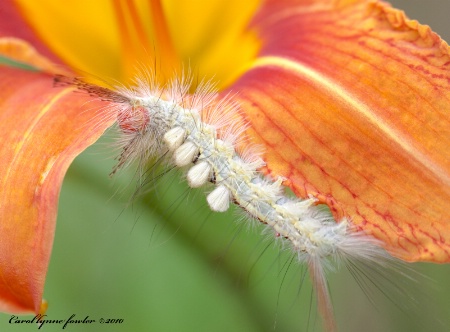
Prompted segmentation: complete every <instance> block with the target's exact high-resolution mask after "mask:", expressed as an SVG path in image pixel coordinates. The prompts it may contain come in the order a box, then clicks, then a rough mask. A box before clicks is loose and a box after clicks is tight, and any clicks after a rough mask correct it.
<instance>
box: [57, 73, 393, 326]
mask: <svg viewBox="0 0 450 332" xmlns="http://www.w3.org/2000/svg"><path fill="white" fill-rule="evenodd" d="M55 81H56V83H57V85H74V86H76V87H77V88H78V89H80V90H83V91H85V92H88V93H89V94H91V95H92V96H94V97H97V98H100V99H102V100H104V101H105V102H106V103H108V104H107V106H105V107H108V108H109V109H110V110H111V116H114V117H116V118H117V123H118V127H119V132H120V137H119V139H118V145H119V146H120V147H121V151H122V152H121V154H120V156H119V158H118V164H117V166H116V168H115V169H114V170H113V172H115V171H116V170H117V169H119V168H121V167H124V166H126V165H129V164H131V163H133V162H136V161H137V162H138V163H139V164H140V168H143V167H145V163H146V162H147V160H148V159H149V157H150V156H157V157H160V158H165V159H166V161H167V162H168V163H171V164H174V165H175V166H177V167H180V168H185V169H187V173H186V178H187V182H188V184H189V185H190V187H192V188H197V187H201V186H203V185H207V184H210V185H211V187H212V190H211V191H210V193H209V194H208V195H207V198H206V200H207V202H208V204H209V206H210V208H211V210H212V211H216V212H223V211H226V210H227V209H228V208H229V206H230V203H235V204H236V205H238V206H240V207H241V208H242V209H243V211H244V213H245V215H246V216H247V217H248V219H250V220H256V221H259V222H260V223H262V224H265V225H267V227H268V228H269V229H270V230H271V232H272V233H273V234H274V237H275V238H278V239H281V241H282V242H283V243H284V244H286V245H287V246H290V247H291V249H292V250H293V251H294V252H295V253H296V256H297V257H298V260H299V261H300V262H301V263H305V264H306V265H307V266H308V267H309V274H310V276H311V279H312V283H313V286H314V289H315V292H316V297H317V301H318V304H319V310H320V312H321V314H322V316H323V317H324V319H325V322H326V327H327V330H329V331H333V330H335V329H336V325H335V322H334V318H333V309H332V304H331V299H330V296H329V291H328V285H327V280H326V273H327V271H328V270H330V269H332V268H333V266H334V265H335V264H336V263H337V264H339V263H340V262H344V263H345V264H346V265H347V266H349V268H350V269H351V268H352V267H353V266H354V265H353V264H354V262H357V263H359V264H362V265H363V266H369V265H371V264H375V265H378V266H380V267H381V268H394V269H397V266H396V264H397V261H396V260H395V259H394V258H392V257H391V256H390V255H389V254H387V253H386V252H385V251H384V249H382V247H381V245H380V243H379V242H378V241H377V240H375V239H373V238H371V237H369V236H367V235H365V234H364V233H361V232H359V231H357V230H356V229H355V228H354V227H353V226H352V225H351V222H350V220H347V219H344V220H341V221H340V222H339V223H336V222H335V221H334V220H333V218H332V217H331V215H330V214H329V213H328V212H324V211H323V209H321V208H320V207H318V206H317V205H316V204H315V203H316V200H315V198H314V197H309V198H305V199H298V198H292V197H291V196H289V195H286V194H285V193H284V187H283V185H282V181H283V179H282V178H278V179H275V180H273V179H269V178H266V177H264V176H263V175H262V174H260V172H258V169H259V168H260V167H262V166H263V165H264V162H263V160H262V159H261V158H260V152H259V151H261V148H260V147H258V146H253V145H251V143H249V142H245V143H246V144H242V139H243V138H242V137H243V135H244V132H245V129H246V123H245V120H243V118H242V117H241V116H239V105H237V104H236V103H234V102H233V100H232V97H230V96H227V97H225V98H222V99H220V98H219V97H218V96H217V94H216V93H215V92H214V90H213V88H212V86H211V84H210V83H201V84H199V86H198V88H197V90H196V92H194V93H193V94H192V95H189V94H188V89H189V87H190V84H191V79H190V78H189V75H187V76H182V78H181V79H175V80H173V81H171V82H170V83H169V84H168V85H167V86H164V87H161V86H158V84H156V80H155V78H154V77H153V76H152V75H151V74H148V75H144V76H142V77H139V78H138V79H136V86H135V87H133V88H124V87H118V88H117V89H115V90H110V89H106V88H102V87H98V86H95V85H91V84H88V83H85V82H83V81H82V80H80V79H77V78H67V77H63V76H57V77H56V79H55ZM242 145H245V148H238V146H242ZM369 269H372V268H371V267H369Z"/></svg>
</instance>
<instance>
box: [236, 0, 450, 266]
mask: <svg viewBox="0 0 450 332" xmlns="http://www.w3.org/2000/svg"><path fill="white" fill-rule="evenodd" d="M294 3H295V5H293V4H294ZM254 24H255V27H256V28H257V29H258V30H259V33H260V35H261V36H263V38H264V44H263V48H262V51H261V57H260V58H259V59H258V60H256V61H255V63H254V64H253V67H252V68H251V69H250V70H249V71H248V72H247V73H246V74H245V75H243V77H241V78H240V80H239V81H238V82H237V83H236V84H235V85H233V90H238V91H240V94H239V98H240V100H241V101H242V103H243V109H244V111H245V115H246V116H247V118H248V119H249V121H250V123H251V129H250V133H251V134H252V135H253V136H254V138H255V140H256V141H257V142H258V143H261V144H263V145H264V146H266V147H267V151H266V153H265V160H266V161H267V172H268V173H269V174H271V175H274V176H277V175H282V176H284V177H286V178H287V179H288V180H287V184H288V185H289V186H290V187H291V188H292V189H293V191H294V192H295V193H296V194H297V195H299V196H303V197H304V196H305V195H308V194H312V195H314V196H316V197H318V198H319V199H320V201H321V202H323V203H326V204H328V205H329V206H330V208H331V210H332V212H333V214H334V215H335V217H336V218H337V219H338V220H339V219H340V218H342V217H343V216H348V217H350V218H351V220H352V221H353V223H354V224H355V225H357V226H358V227H359V228H361V229H364V230H365V231H367V232H368V233H371V234H373V235H374V236H376V237H377V238H379V239H380V240H382V241H384V242H385V244H386V247H387V249H388V250H389V251H391V252H392V253H393V254H394V255H396V256H399V257H401V258H402V259H404V260H408V261H418V260H426V261H434V262H448V261H450V227H449V222H450V208H449V204H448V202H449V200H450V158H449V155H448V146H450V117H449V112H450V55H449V47H448V45H447V44H446V43H445V42H443V41H442V40H441V39H440V38H439V37H438V36H437V35H436V34H434V33H433V32H432V31H430V29H429V28H428V27H426V26H422V25H420V24H418V23H417V22H416V21H410V20H408V19H407V18H405V16H404V14H403V12H400V11H397V10H394V9H392V8H391V7H389V6H388V5H386V4H383V3H374V2H372V1H327V0H319V1H314V5H312V2H311V1H306V0H305V1H295V2H293V1H269V2H268V4H267V6H266V7H265V8H264V9H263V10H262V11H261V13H260V14H259V16H258V17H257V18H256V20H255V23H254Z"/></svg>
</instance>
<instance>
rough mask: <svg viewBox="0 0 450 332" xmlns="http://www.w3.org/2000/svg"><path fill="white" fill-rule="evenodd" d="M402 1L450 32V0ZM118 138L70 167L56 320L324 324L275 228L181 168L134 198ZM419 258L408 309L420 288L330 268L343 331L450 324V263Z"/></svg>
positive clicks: (133, 327)
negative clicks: (249, 218)
mask: <svg viewBox="0 0 450 332" xmlns="http://www.w3.org/2000/svg"><path fill="white" fill-rule="evenodd" d="M392 3H393V4H394V5H395V6H396V7H398V8H403V9H404V10H405V11H406V12H407V14H408V15H409V16H410V17H412V18H416V19H419V21H420V22H422V23H425V24H428V25H430V26H431V27H432V28H433V29H434V30H435V31H437V32H438V33H439V34H441V36H442V37H443V38H444V39H446V40H450V23H448V14H449V13H450V1H448V0H428V1H425V0H416V1H414V0H409V1H408V0H403V1H400V0H396V1H392ZM108 142H109V139H108V138H107V137H106V138H104V139H102V140H101V141H100V142H99V143H97V144H96V145H95V146H93V147H92V148H90V149H88V150H87V151H85V152H84V153H83V154H82V155H81V156H79V157H78V158H77V159H76V160H75V162H74V163H73V165H72V166H71V168H70V169H69V172H68V174H67V176H66V178H65V181H64V185H63V189H62V193H61V198H60V205H59V215H58V222H57V230H56V237H55V243H54V249H53V254H52V259H51V263H50V268H49V271H48V276H47V282H46V288H45V298H46V299H47V300H48V301H49V309H48V312H47V315H48V319H67V318H69V317H70V316H71V315H72V314H75V315H76V317H75V319H83V318H85V317H86V316H89V318H90V319H95V320H97V321H98V320H99V319H100V318H104V319H108V318H112V319H123V323H121V324H103V325H101V324H99V323H95V324H89V325H88V324H77V325H74V324H71V325H69V326H68V327H66V330H67V331H73V332H74V331H217V332H218V331H224V332H225V331H227V332H229V331H236V332H239V331H245V332H247V331H249V332H250V331H321V325H320V321H319V319H318V317H317V313H316V310H315V303H314V301H313V300H311V287H310V284H309V280H308V277H307V275H306V278H305V279H304V280H303V276H304V275H305V274H304V273H305V271H304V269H303V268H302V267H301V266H299V264H297V262H296V261H295V260H292V255H291V254H290V253H289V252H284V251H281V253H280V250H279V247H278V246H277V245H273V244H271V241H267V239H268V238H270V237H271V235H270V234H267V235H263V236H261V229H260V228H256V227H248V226H246V225H245V224H244V223H240V222H236V221H239V219H240V218H241V215H240V214H239V213H238V212H237V211H236V210H235V211H231V212H230V213H227V214H213V213H211V212H210V211H209V209H208V208H207V207H206V205H205V197H204V194H203V191H204V190H188V189H187V188H186V185H185V184H184V183H183V180H182V178H181V177H180V174H177V172H175V171H171V172H169V174H168V175H166V176H165V177H164V178H163V179H162V180H160V181H158V182H157V187H156V188H155V190H152V191H151V192H149V193H148V194H146V195H144V196H141V197H138V198H136V199H135V200H130V197H131V193H132V192H133V191H134V190H135V188H136V184H135V183H136V181H135V179H134V175H133V173H132V172H131V171H129V172H124V173H123V174H121V175H120V176H118V177H115V178H114V179H112V180H111V179H110V178H109V176H108V173H109V172H110V170H111V168H112V166H113V164H114V161H113V160H112V158H111V154H112V153H111V151H110V149H108V147H107V146H108ZM414 269H416V270H418V271H420V272H422V273H423V274H425V275H427V276H429V277H430V278H431V279H432V280H433V281H428V280H426V279H424V278H420V277H419V278H418V279H420V280H422V281H420V282H419V283H417V284H413V285H407V286H406V287H407V289H408V291H409V292H410V293H411V294H413V295H414V296H415V298H416V299H418V301H419V305H418V308H417V309H414V308H413V309H412V311H411V312H410V313H409V314H408V313H405V312H403V311H402V310H399V309H398V307H401V308H407V307H408V304H407V303H409V302H410V301H409V299H408V296H409V293H408V295H405V296H404V297H398V296H397V295H393V297H394V301H390V300H389V299H387V298H386V297H385V296H383V295H382V294H381V293H380V292H378V291H376V289H375V288H374V287H371V290H373V291H374V293H375V294H374V295H373V296H372V295H371V296H370V297H371V298H374V299H375V300H374V301H375V305H373V304H371V303H370V301H369V300H368V299H367V297H366V295H365V293H364V292H362V291H361V289H360V288H359V287H358V285H357V283H356V282H355V280H354V279H353V278H352V277H351V275H349V274H348V273H347V272H345V271H342V272H339V273H336V274H331V275H330V286H331V288H332V296H333V302H334V305H335V311H336V316H337V320H338V324H339V326H340V330H341V331H367V332H368V331H374V332H375V331H376V332H388V331H392V332H396V331H399V332H401V331H450V319H449V318H448V317H449V316H450V285H449V282H448V281H449V280H450V266H449V265H433V264H414ZM343 270H345V269H343ZM302 280H303V283H302ZM405 280H406V279H403V280H401V278H400V280H396V281H393V282H394V283H397V284H404V281H405ZM423 280H425V281H423ZM381 283H383V282H382V281H381ZM384 283H386V281H385V282H384ZM300 286H301V287H300ZM389 295H392V294H389ZM392 302H394V303H392ZM404 311H408V310H407V309H405V310H404ZM30 317H32V316H30ZM9 318H10V315H6V314H1V315H0V331H17V332H19V331H34V330H37V326H36V325H34V324H20V325H18V324H15V325H11V324H9V323H8V321H9ZM439 320H441V321H439ZM61 329H62V326H61V325H47V326H44V327H43V328H42V329H41V330H43V331H60V330H61Z"/></svg>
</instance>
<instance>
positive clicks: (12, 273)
mask: <svg viewBox="0 0 450 332" xmlns="http://www.w3.org/2000/svg"><path fill="white" fill-rule="evenodd" d="M90 99H92V98H89V97H86V96H83V95H81V94H74V93H73V90H72V89H68V88H65V89H61V88H54V87H53V78H52V76H50V75H48V74H43V73H38V72H31V71H24V70H20V69H15V68H9V67H6V66H0V130H1V132H2V133H3V134H2V144H1V146H0V186H1V188H2V190H1V191H0V204H1V206H0V220H1V221H2V222H1V223H0V233H1V234H2V241H0V310H1V311H8V312H33V311H34V312H36V313H38V312H39V311H40V309H41V304H42V303H41V299H42V294H43V289H44V281H45V275H46V273H47V267H48V263H49V259H50V253H51V248H52V244H53V236H54V232H55V221H56V213H57V204H58V196H59V191H60V188H61V184H62V180H63V177H64V174H65V172H66V170H67V168H68V167H69V165H70V163H71V162H72V160H73V159H74V158H75V156H77V155H78V154H79V153H80V152H81V151H83V150H84V149H85V148H86V147H87V146H89V145H90V144H92V143H93V142H94V141H95V140H96V139H97V138H98V137H99V136H100V135H101V134H102V133H103V131H104V130H105V129H106V128H107V127H108V126H109V125H111V122H112V119H109V118H108V117H107V115H103V114H102V113H101V112H102V110H101V108H99V107H95V104H94V103H92V102H91V103H89V107H84V108H83V105H84V104H85V103H86V102H87V101H88V100H90ZM80 109H83V111H81V112H80ZM99 118H102V119H103V121H99V120H98V119H99Z"/></svg>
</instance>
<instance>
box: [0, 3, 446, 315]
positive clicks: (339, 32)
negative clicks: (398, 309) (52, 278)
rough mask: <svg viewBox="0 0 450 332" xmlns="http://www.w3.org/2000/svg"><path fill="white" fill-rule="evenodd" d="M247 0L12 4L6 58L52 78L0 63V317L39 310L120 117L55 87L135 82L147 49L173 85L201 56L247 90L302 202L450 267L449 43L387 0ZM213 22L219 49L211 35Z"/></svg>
mask: <svg viewBox="0 0 450 332" xmlns="http://www.w3.org/2000/svg"><path fill="white" fill-rule="evenodd" d="M237 3H240V2H239V1H236V4H229V5H227V8H228V11H225V12H223V11H219V10H218V8H219V7H217V6H218V5H217V4H216V5H213V4H210V5H209V6H210V7H208V6H205V4H204V3H203V2H199V4H197V7H195V6H194V5H193V4H192V3H188V4H184V5H180V4H178V2H177V3H176V4H175V2H173V3H172V2H170V1H167V2H163V3H162V4H161V3H160V2H159V1H150V2H148V3H147V2H145V1H142V2H136V4H135V3H134V2H126V5H125V4H124V2H120V1H113V2H111V5H110V6H107V7H105V6H104V4H100V3H99V2H97V3H95V4H91V3H89V5H88V6H89V12H86V11H85V10H84V9H85V7H84V5H83V4H82V3H80V2H78V3H77V4H76V5H75V4H73V6H80V8H76V7H74V8H71V11H70V13H68V12H67V9H62V8H60V7H59V6H57V5H55V4H52V2H51V1H42V3H40V5H39V7H38V8H36V6H34V5H32V3H31V2H27V1H17V2H11V1H6V2H5V4H4V10H3V11H2V12H1V13H0V22H1V23H0V34H1V36H4V37H5V38H2V39H0V54H3V56H5V57H6V58H11V59H14V60H16V61H19V62H23V63H27V64H30V65H31V66H34V67H36V68H38V69H41V70H42V71H43V72H39V73H36V72H29V71H23V70H19V69H12V68H8V67H1V68H0V77H1V81H0V84H1V86H2V91H1V92H0V94H1V95H2V101H1V103H0V116H1V117H2V121H1V122H0V125H1V126H2V130H3V132H4V133H5V134H4V142H3V143H4V144H3V145H2V148H1V150H0V165H1V168H0V169H1V171H2V175H1V176H2V178H1V181H2V193H1V196H0V204H1V207H0V213H1V220H2V222H1V224H0V228H1V230H2V234H4V237H5V240H3V241H2V242H1V243H0V274H1V278H0V310H2V311H8V312H30V311H34V312H39V311H40V310H42V308H41V300H42V295H43V287H44V281H45V275H46V271H47V268H48V262H49V259H50V253H51V247H52V242H53V236H54V229H55V220H56V212H57V202H58V196H59V190H60V186H61V183H62V179H63V177H64V174H65V172H66V170H67V168H68V166H69V164H70V163H71V161H72V160H73V158H75V156H76V155H78V154H79V153H80V152H81V151H82V150H84V149H85V148H86V147H87V146H89V145H90V144H92V143H93V142H94V141H96V140H97V139H98V137H99V136H100V135H101V134H102V133H103V132H104V131H105V130H106V128H108V127H109V126H110V125H111V124H112V122H113V121H114V119H112V118H111V116H108V114H106V113H105V114H103V113H102V112H106V111H105V110H104V109H102V108H101V107H95V105H94V104H91V106H92V107H89V108H88V111H85V112H80V109H84V108H83V105H85V104H86V103H87V102H88V101H89V102H90V98H89V97H87V96H83V95H81V94H73V93H72V89H68V88H66V89H54V88H52V87H51V81H52V77H51V74H53V73H56V72H61V71H63V70H64V71H73V72H77V71H79V72H88V73H91V74H93V75H96V76H99V77H106V78H108V79H110V78H113V79H117V80H119V81H122V82H129V81H130V80H131V79H132V78H133V77H134V75H135V65H136V63H144V62H145V61H146V59H147V58H148V53H150V52H152V53H153V52H154V53H156V54H155V57H156V58H157V59H163V61H161V66H162V70H161V71H162V76H161V80H162V81H164V80H166V79H167V78H168V77H166V76H165V75H166V74H167V73H169V72H170V71H171V70H172V69H173V68H176V67H178V66H179V64H180V63H183V62H184V63H187V61H188V60H189V61H190V64H191V66H192V67H193V68H198V75H199V76H200V77H203V76H205V77H207V78H211V77H214V78H215V79H216V80H218V81H219V82H220V83H219V84H220V88H221V89H223V90H224V91H227V90H232V91H238V92H239V94H238V95H237V97H236V98H237V99H238V101H239V102H240V104H241V105H242V109H243V111H244V113H245V116H246V117H247V118H248V121H249V123H250V125H251V126H250V129H249V130H248V131H247V134H248V135H249V136H251V137H252V138H253V140H254V141H255V142H256V143H260V144H262V145H264V146H265V148H266V151H265V153H264V160H265V161H266V163H267V167H266V168H265V169H264V171H265V172H266V173H267V174H269V175H271V176H273V177H276V176H283V177H284V178H286V179H287V180H286V181H285V184H286V185H288V186H289V187H290V188H291V189H292V190H293V192H294V193H295V194H296V195H298V196H299V197H306V196H307V195H313V196H315V197H317V198H318V199H319V200H320V202H323V203H326V204H327V205H328V206H329V207H330V209H331V211H332V212H333V215H334V216H335V218H336V220H340V219H341V218H342V217H343V216H348V217H350V218H351V220H352V222H353V223H354V224H355V225H356V226H357V227H359V228H360V229H362V230H364V231H366V232H367V233H368V234H372V235H373V236H375V237H376V238H378V239H380V240H381V241H383V242H384V243H385V247H386V249H387V250H388V251H390V252H392V253H393V254H394V255H396V256H398V257H400V258H402V259H404V260H407V261H432V262H441V263H442V262H448V261H449V260H450V245H449V243H450V242H449V240H450V239H449V238H450V228H449V227H448V225H447V220H449V217H450V215H449V208H448V203H447V202H448V200H449V198H450V197H449V196H450V189H449V188H450V158H449V157H448V154H447V153H446V149H447V146H448V145H449V143H450V126H449V120H448V119H449V117H448V112H449V109H450V93H449V92H448V91H449V87H450V84H449V82H450V74H449V72H450V71H449V67H450V61H449V60H450V55H449V47H448V45H447V44H446V43H445V42H444V41H442V40H441V39H440V38H439V37H438V36H437V35H436V34H434V33H433V32H432V31H431V30H430V29H429V28H428V27H426V26H422V25H420V24H418V23H417V22H416V21H410V20H408V19H407V18H406V17H405V16H404V14H403V13H402V12H400V11H397V10H395V9H392V8H391V7H390V6H388V5H387V4H384V3H381V2H374V1H366V0H359V1H357V0H347V1H334V0H315V1H311V0H297V1H287V0H286V1H275V0H273V1H266V2H265V3H264V4H263V5H261V6H259V4H258V3H257V2H256V1H255V2H246V3H245V4H244V5H242V8H240V9H239V10H237V9H236V8H235V7H234V5H236V6H237ZM175 6H185V7H182V8H180V7H177V8H176V7H175ZM228 6H229V7H228ZM200 8H201V9H200ZM76 10H80V11H81V12H83V13H84V14H83V15H91V16H89V17H86V16H85V19H84V22H85V25H84V26H83V28H85V29H86V33H84V34H83V31H80V28H81V27H80V26H77V25H76V24H73V25H72V24H70V23H67V22H66V21H67V20H68V19H69V17H73V16H72V11H73V12H75V11H76ZM49 11H51V12H53V19H52V20H51V21H48V20H47V19H46V15H48V12H49ZM100 13H101V14H100ZM180 13H182V15H180ZM194 13H196V15H197V16H198V13H201V14H202V15H201V16H200V18H199V19H198V20H195V23H193V22H192V19H191V18H192V17H194ZM255 13H256V14H255ZM197 16H196V17H197ZM99 17H102V20H104V21H103V22H99V20H98V18H99ZM212 18H213V19H212ZM221 23H223V24H221ZM231 23H232V24H231ZM249 23H250V26H249V28H247V26H248V24H249ZM63 24H65V25H63ZM91 24H92V27H90V25H91ZM61 26H64V27H67V29H61ZM71 27H73V30H71V29H70V28H71ZM212 27H214V35H215V36H216V38H217V40H221V41H222V42H221V43H216V44H211V40H210V39H206V38H201V37H202V36H203V35H201V34H200V33H199V31H202V30H205V29H206V30H208V29H212ZM114 28H118V29H117V30H114ZM111 30H112V31H111ZM293 31H294V32H293ZM80 35H83V37H82V38H80V37H79V36H80ZM222 36H223V38H221V37H222ZM7 37H15V39H11V38H7ZM24 41H26V42H27V43H25V42H24ZM31 45H32V46H31ZM94 50H95V51H94ZM53 63H57V64H63V65H64V66H62V67H58V66H56V65H54V64H53ZM61 68H69V69H61ZM69 105H70V106H69ZM18 109H20V110H22V111H21V112H20V113H18V112H17V111H16V110H18ZM99 117H102V118H104V119H105V121H103V122H101V123H99V122H95V121H91V120H92V119H97V118H99ZM68 119H70V121H68ZM80 124H86V125H83V126H80ZM49 128H51V129H50V130H49ZM53 128H54V129H53ZM12 129H13V130H12ZM69 133H70V134H69ZM36 142H39V143H38V144H37V143H36ZM18 211H20V213H19V212H18ZM17 225H20V226H17Z"/></svg>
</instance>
